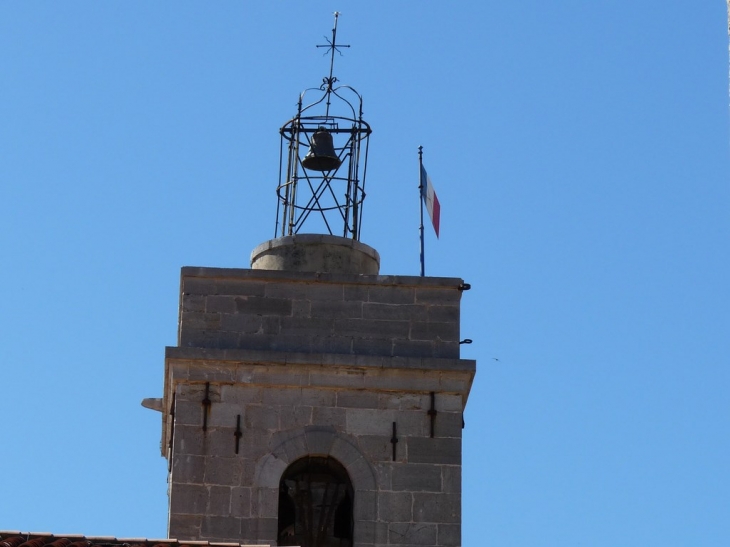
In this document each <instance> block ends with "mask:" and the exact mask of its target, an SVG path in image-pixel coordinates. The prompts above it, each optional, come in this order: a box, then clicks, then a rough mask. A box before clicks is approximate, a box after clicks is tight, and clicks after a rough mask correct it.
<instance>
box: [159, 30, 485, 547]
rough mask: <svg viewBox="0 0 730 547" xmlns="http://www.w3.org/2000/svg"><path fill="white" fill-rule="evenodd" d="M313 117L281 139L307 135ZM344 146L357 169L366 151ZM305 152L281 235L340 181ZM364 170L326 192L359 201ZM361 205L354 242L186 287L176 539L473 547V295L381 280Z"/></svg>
mask: <svg viewBox="0 0 730 547" xmlns="http://www.w3.org/2000/svg"><path fill="white" fill-rule="evenodd" d="M335 31H336V26H335V30H333V40H332V43H333V44H335V43H336V42H335V39H336V32H335ZM330 87H331V86H330ZM327 89H329V88H327ZM327 89H325V90H324V91H323V92H324V93H325V94H327V93H328V91H327ZM332 91H333V90H332ZM330 102H332V103H334V101H329V102H328V101H324V102H321V105H323V106H324V105H326V109H327V110H326V112H325V113H323V114H321V115H320V119H319V120H318V122H319V124H318V126H321V127H329V128H330V129H332V128H336V127H337V124H340V125H342V122H341V119H339V118H337V119H334V114H333V110H332V108H333V107H331V105H330ZM356 110H357V109H356ZM360 111H361V109H360ZM304 112H305V109H304V107H301V106H300V109H299V111H298V114H297V116H298V117H299V118H300V119H299V120H297V118H296V117H295V119H294V120H295V122H296V123H293V122H292V121H290V122H287V124H286V125H285V126H284V128H283V129H282V131H283V132H285V130H287V128H292V127H298V128H301V127H305V125H304V124H301V123H299V122H300V121H301V118H303V117H304ZM356 113H357V112H356ZM359 119H361V118H359V117H358V116H355V122H358V120H359ZM351 121H352V120H350V122H351ZM355 127H356V129H357V127H360V128H363V127H365V126H364V125H360V126H357V125H355ZM287 131H288V130H287ZM368 131H369V128H368ZM331 133H332V134H333V136H334V140H333V144H332V148H333V149H334V153H335V154H336V155H337V157H338V161H339V162H340V165H347V164H348V162H350V158H352V157H353V154H355V153H356V152H357V151H356V147H355V145H353V143H352V142H349V144H347V141H346V140H345V142H344V144H343V143H342V142H338V140H337V137H338V136H339V135H340V134H339V133H337V132H336V131H331ZM355 133H357V131H355ZM352 134H353V133H352V132H351V133H350V136H349V137H347V139H350V138H351V137H352ZM289 136H291V135H289ZM300 136H301V135H300ZM305 136H306V134H305ZM298 138H300V137H296V138H295V139H294V141H293V142H294V143H297V142H298V141H297V140H296V139H298ZM288 142H291V141H288ZM297 146H298V145H297ZM297 146H294V147H293V149H292V150H293V151H292V154H293V155H292V156H291V157H290V160H291V161H290V162H289V164H288V166H287V171H286V174H287V175H286V177H285V184H284V186H287V188H284V189H283V190H282V184H280V185H279V189H280V194H279V196H280V199H281V196H282V195H283V196H284V199H285V201H286V205H287V206H288V207H289V209H288V211H287V215H285V216H284V217H282V216H281V212H282V211H281V209H280V210H279V213H278V214H277V222H278V229H281V226H282V224H281V222H282V218H283V219H284V220H285V221H286V225H287V226H297V222H299V220H301V219H299V220H297V218H298V217H297V216H296V215H298V214H299V213H300V212H301V211H303V210H304V209H300V208H297V207H298V205H297V207H293V205H294V204H295V202H294V201H291V198H292V195H293V194H287V192H288V191H289V190H291V187H292V181H294V180H295V178H296V177H299V179H296V180H301V177H305V178H306V177H307V176H309V173H308V171H309V170H310V169H313V168H314V167H316V168H321V167H322V166H326V167H327V168H331V169H336V168H337V166H336V163H337V162H334V161H332V160H331V158H330V159H329V160H327V161H324V162H320V161H315V162H310V161H307V162H305V163H304V164H302V162H303V161H304V160H305V159H307V155H309V157H310V158H311V155H312V152H311V150H310V149H309V148H307V147H301V149H298V148H297ZM348 147H349V148H348ZM310 148H311V147H310ZM326 152H327V154H330V155H331V153H332V152H331V151H330V149H329V143H327V150H326ZM317 153H321V151H319V152H318V151H315V152H314V154H315V155H316V154H317ZM348 154H349V156H348ZM292 162H293V163H294V164H296V166H297V168H296V169H293V168H292V166H291V163H292ZM358 165H359V164H352V163H350V167H349V168H348V170H347V173H348V175H347V177H350V178H345V179H344V180H338V179H336V178H331V179H330V180H329V184H340V183H344V184H345V186H347V187H349V188H350V190H351V191H352V189H353V187H356V186H357V185H358V184H360V183H361V182H362V180H364V179H363V178H360V177H358V175H357V169H356V168H358ZM307 166H310V167H307ZM330 166H334V167H330ZM293 173H294V174H293ZM317 173H319V175H318V176H324V177H329V175H328V174H327V173H326V172H323V171H317ZM323 173H324V174H323ZM353 177H354V178H356V179H357V180H354V179H353ZM307 186H309V185H307ZM315 188H316V187H315ZM297 195H299V196H301V192H300V193H298V194H297ZM287 196H288V197H287ZM363 196H364V194H363V195H360V194H358V193H357V192H355V193H351V194H350V198H348V199H349V201H348V200H346V201H345V202H344V205H345V206H346V207H345V208H344V209H342V211H343V214H342V215H341V216H340V219H341V221H342V222H343V231H342V233H343V234H344V235H335V234H333V233H331V232H327V231H325V233H318V234H311V233H310V234H303V233H300V232H298V231H296V230H292V231H291V232H288V231H285V232H284V234H283V235H282V234H281V232H277V234H275V235H277V236H279V237H276V238H275V239H273V240H270V241H267V242H265V243H263V244H262V245H260V246H259V247H257V248H256V249H255V250H254V252H253V253H252V257H251V268H250V269H218V268H195V267H186V268H183V269H182V273H181V282H180V316H179V317H180V322H179V328H178V344H177V346H175V347H168V348H166V353H165V383H164V397H163V401H162V411H163V439H162V448H163V454H164V455H165V456H166V457H167V458H168V461H169V469H170V474H169V496H170V510H169V535H170V537H174V538H178V539H181V540H207V541H220V542H237V543H266V544H270V545H301V546H303V547H314V546H338V547H349V546H355V547H365V546H375V545H383V546H385V545H399V546H409V545H413V546H416V545H418V546H424V545H431V546H457V545H460V543H461V433H462V413H463V410H464V406H465V405H466V401H467V397H468V395H469V390H470V387H471V383H472V380H473V377H474V374H475V363H474V361H470V360H463V359H460V357H459V348H460V345H459V341H460V332H459V330H460V328H459V318H460V301H461V297H462V293H463V291H464V290H465V289H467V288H468V285H465V284H464V283H463V281H462V280H461V279H457V278H430V277H414V276H384V275H379V261H380V258H379V256H378V253H377V252H376V251H375V250H374V249H372V248H371V247H368V246H367V245H365V244H363V243H361V242H360V241H359V235H360V221H361V219H362V215H361V213H362V197H363ZM315 202H317V200H315ZM356 209H357V210H356ZM292 210H293V211H294V213H292ZM310 212H311V213H312V214H319V213H321V211H317V210H316V207H313V208H312V210H311V211H310ZM354 217H356V218H357V220H356V221H354V222H353V218H354ZM292 219H293V220H292ZM305 220H306V217H305ZM290 221H291V222H290ZM299 226H301V223H300V224H299ZM329 226H330V227H332V226H333V224H332V223H330V224H329Z"/></svg>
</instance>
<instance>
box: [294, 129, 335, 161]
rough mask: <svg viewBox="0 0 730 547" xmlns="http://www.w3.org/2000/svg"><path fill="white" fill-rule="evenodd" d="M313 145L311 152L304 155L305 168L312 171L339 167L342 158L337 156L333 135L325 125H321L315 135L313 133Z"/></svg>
mask: <svg viewBox="0 0 730 547" xmlns="http://www.w3.org/2000/svg"><path fill="white" fill-rule="evenodd" d="M311 142H312V145H311V146H310V148H309V152H307V155H306V156H304V159H303V160H302V165H303V166H304V168H305V169H311V170H312V171H331V170H332V169H337V168H338V167H339V166H340V164H341V163H342V162H341V161H340V158H338V157H337V152H335V146H334V144H333V143H332V135H331V134H330V132H329V131H327V130H326V129H325V128H324V127H320V128H319V129H318V130H317V131H316V132H315V133H314V135H312V141H311Z"/></svg>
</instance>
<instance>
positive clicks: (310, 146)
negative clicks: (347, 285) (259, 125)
mask: <svg viewBox="0 0 730 547" xmlns="http://www.w3.org/2000/svg"><path fill="white" fill-rule="evenodd" d="M334 15H335V24H334V28H333V29H332V40H331V41H330V40H327V42H328V44H327V45H321V46H317V47H324V48H327V49H328V51H329V53H330V71H329V76H328V77H326V78H323V80H322V85H321V86H319V87H318V88H309V89H306V90H304V91H303V92H302V93H301V95H300V96H299V102H298V104H297V114H296V116H294V117H293V118H292V119H291V120H289V121H288V122H286V123H285V124H284V125H283V126H282V128H281V129H280V130H279V133H280V134H281V148H280V151H279V186H278V187H277V189H276V194H277V196H278V203H277V207H276V228H275V229H274V234H275V237H279V236H288V235H294V234H297V233H300V231H301V230H302V227H303V225H304V223H305V222H307V223H308V225H307V228H308V231H309V233H317V229H319V230H320V231H322V232H323V233H328V234H329V235H340V234H342V237H346V238H352V239H354V240H359V239H360V231H361V227H362V208H363V201H364V200H365V175H366V174H367V162H368V144H369V140H370V133H371V129H370V126H369V125H368V124H367V123H366V122H365V120H363V118H362V97H361V96H360V94H359V93H358V92H357V91H356V90H355V89H353V88H352V87H350V86H347V85H337V78H335V77H334V76H333V69H334V60H335V52H339V48H341V47H350V46H346V45H342V44H338V43H337V19H338V17H339V13H338V12H335V14H334ZM311 93H321V95H320V96H319V98H318V99H317V100H315V101H314V102H312V103H310V104H308V105H307V106H303V105H304V104H305V102H304V100H305V97H306V96H307V95H308V94H311ZM285 151H286V153H285ZM285 157H286V159H285ZM317 221H319V222H320V225H319V226H318V228H315V227H314V225H315V222H317Z"/></svg>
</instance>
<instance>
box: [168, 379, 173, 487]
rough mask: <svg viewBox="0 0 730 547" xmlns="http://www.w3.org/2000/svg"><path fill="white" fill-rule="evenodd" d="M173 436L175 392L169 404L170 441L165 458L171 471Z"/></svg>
mask: <svg viewBox="0 0 730 547" xmlns="http://www.w3.org/2000/svg"><path fill="white" fill-rule="evenodd" d="M174 438H175V394H174V393H173V394H172V404H171V405H170V443H169V444H168V453H169V458H168V459H167V472H168V473H169V472H170V471H172V447H173V444H172V441H173V439H174Z"/></svg>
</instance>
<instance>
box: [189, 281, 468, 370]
mask: <svg viewBox="0 0 730 547" xmlns="http://www.w3.org/2000/svg"><path fill="white" fill-rule="evenodd" d="M461 287H463V281H462V280H461V279H454V278H432V277H428V278H423V277H415V276H379V275H372V276H367V275H357V274H331V273H330V274H323V273H313V272H281V271H272V270H237V269H218V268H183V270H182V275H181V297H180V328H179V339H178V345H179V346H181V347H197V348H218V349H249V350H271V351H284V352H286V351H297V352H307V353H337V354H357V355H365V356H389V357H390V356H393V357H395V356H397V357H440V358H458V356H459V341H460V340H459V335H460V332H459V330H460V328H459V306H460V300H461V292H462V291H461V290H460V288H461Z"/></svg>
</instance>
